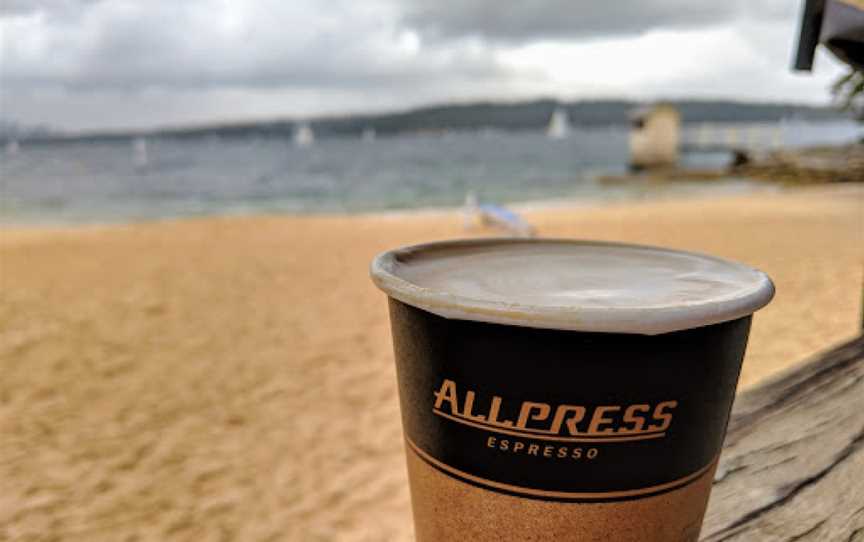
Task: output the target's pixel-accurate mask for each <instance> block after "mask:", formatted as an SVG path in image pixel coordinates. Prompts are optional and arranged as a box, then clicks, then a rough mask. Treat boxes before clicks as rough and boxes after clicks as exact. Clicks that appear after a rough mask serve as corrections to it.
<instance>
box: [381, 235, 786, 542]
mask: <svg viewBox="0 0 864 542" xmlns="http://www.w3.org/2000/svg"><path fill="white" fill-rule="evenodd" d="M371 274H372V278H373V280H374V281H375V283H376V284H377V285H378V287H379V288H381V289H382V290H383V291H384V292H386V293H387V295H388V296H389V298H390V300H389V302H390V318H391V324H392V329H393V343H394V350H395V357H396V368H397V375H398V383H399V394H400V401H401V411H402V422H403V428H404V434H405V443H406V445H405V447H406V453H407V462H408V473H409V479H410V484H411V495H412V504H413V509H414V525H415V532H416V536H417V539H418V540H421V541H433V540H434V541H448V540H496V541H497V540H556V541H558V540H580V541H588V540H614V541H640V542H646V541H647V542H650V541H691V540H697V538H698V536H699V529H700V527H701V523H702V517H703V515H704V512H705V507H706V504H707V501H708V494H709V491H710V488H711V482H712V479H713V474H714V470H715V468H716V466H717V460H718V457H719V454H720V450H721V447H722V443H723V438H724V435H725V432H726V424H727V421H728V417H729V411H730V409H731V406H732V400H733V398H734V395H735V387H736V384H737V381H738V374H739V371H740V368H741V361H742V359H743V356H744V349H745V346H746V343H747V335H748V331H749V328H750V320H751V315H752V313H753V312H754V311H755V310H757V309H759V308H760V307H762V306H764V305H765V304H767V303H768V302H769V301H770V300H771V297H772V296H773V294H774V287H773V285H772V283H771V281H770V279H769V278H768V277H767V276H766V275H765V274H763V273H761V272H759V271H756V270H754V269H751V268H748V267H745V266H743V265H740V264H737V263H733V262H729V261H725V260H721V259H718V258H714V257H711V256H706V255H701V254H694V253H687V252H679V251H673V250H667V249H662V248H654V247H646V246H637V245H625V244H613V243H597V242H586V241H565V240H509V239H507V240H501V239H488V240H469V241H453V242H442V243H431V244H426V245H418V246H413V247H408V248H402V249H398V250H394V251H391V252H386V253H384V254H381V255H379V256H378V257H377V258H376V259H375V260H374V261H373V263H372V267H371Z"/></svg>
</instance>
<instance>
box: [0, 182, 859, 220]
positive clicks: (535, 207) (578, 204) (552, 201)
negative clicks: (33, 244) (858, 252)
mask: <svg viewBox="0 0 864 542" xmlns="http://www.w3.org/2000/svg"><path fill="white" fill-rule="evenodd" d="M856 186H857V187H860V189H864V181H862V182H861V183H837V184H833V183H832V184H820V185H802V186H787V185H781V184H774V183H769V182H758V183H756V184H754V186H753V187H751V188H750V189H748V190H743V191H740V192H729V193H722V192H721V193H717V192H710V191H704V192H699V191H697V192H692V193H686V192H677V193H669V194H656V195H650V196H648V197H641V196H639V197H632V196H631V197H621V198H577V197H562V198H554V197H553V198H539V199H529V200H520V201H514V202H508V203H501V204H500V205H502V206H504V207H507V208H508V209H511V210H513V211H516V212H518V213H525V214H531V213H538V212H545V211H552V210H560V209H585V210H590V209H606V208H611V207H619V206H631V205H640V204H651V203H654V202H657V203H660V202H679V201H680V202H686V201H704V200H725V199H730V198H740V197H748V196H753V195H774V194H784V193H790V192H798V191H803V190H813V191H826V192H832V191H843V190H849V189H850V187H856ZM841 187H845V188H841ZM853 190H854V188H853ZM462 210H463V206H453V207H440V206H428V207H411V208H403V209H382V210H373V211H339V212H335V211H320V212H319V211H307V212H289V211H286V212H278V211H274V212H267V211H264V210H256V209H251V210H249V211H237V212H231V211H228V212H214V213H213V214H199V215H175V216H164V217H149V218H140V219H132V220H128V219H127V220H117V221H111V220H105V221H102V220H94V221H53V220H51V219H45V220H44V221H43V220H42V219H38V220H34V221H32V222H31V221H23V222H19V221H14V220H9V221H7V220H5V219H4V218H3V217H0V231H3V232H15V231H24V230H32V231H49V232H50V231H62V230H78V229H81V230H85V229H103V228H114V227H124V226H146V225H151V224H166V223H167V224H171V223H184V222H201V221H208V220H234V219H237V220H244V219H255V218H265V219H279V218H288V219H316V218H323V219H334V218H350V217H356V218H378V219H403V218H413V217H418V218H423V217H442V216H451V215H454V214H461V213H462Z"/></svg>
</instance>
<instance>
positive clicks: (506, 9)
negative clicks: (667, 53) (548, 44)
mask: <svg viewBox="0 0 864 542" xmlns="http://www.w3.org/2000/svg"><path fill="white" fill-rule="evenodd" d="M402 9H403V14H402V19H401V20H402V21H403V23H404V24H406V25H409V26H413V27H416V28H417V29H418V30H420V31H421V32H422V33H423V34H424V35H425V36H427V37H430V38H438V39H449V38H453V37H460V36H476V37H480V38H484V39H487V40H491V41H502V42H508V43H514V42H516V43H518V42H525V41H529V40H536V39H544V38H557V39H574V38H596V37H601V36H605V37H609V36H622V35H632V34H639V33H642V32H645V31H648V30H654V29H658V28H662V29H673V28H675V29H677V28H691V29H692V28H698V27H705V26H713V25H719V24H723V23H728V22H729V21H731V20H733V19H736V18H738V17H742V16H748V17H754V18H758V19H761V20H765V21H767V20H776V19H788V18H789V17H790V16H794V13H795V11H796V10H797V6H796V5H795V3H794V2H790V1H789V0H729V1H721V2H717V1H713V0H702V1H694V0H608V1H581V2H576V1H573V0H524V1H521V2H501V1H500V0H435V1H434V2H430V1H428V0H403V3H402Z"/></svg>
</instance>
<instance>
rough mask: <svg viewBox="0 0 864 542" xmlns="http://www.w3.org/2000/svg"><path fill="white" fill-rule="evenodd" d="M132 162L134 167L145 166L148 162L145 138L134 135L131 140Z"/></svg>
mask: <svg viewBox="0 0 864 542" xmlns="http://www.w3.org/2000/svg"><path fill="white" fill-rule="evenodd" d="M132 163H133V164H134V165H135V167H145V166H147V164H149V163H150V156H149V154H148V152H147V140H146V139H144V138H143V137H136V138H135V139H133V140H132Z"/></svg>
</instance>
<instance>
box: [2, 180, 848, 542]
mask: <svg viewBox="0 0 864 542" xmlns="http://www.w3.org/2000/svg"><path fill="white" fill-rule="evenodd" d="M529 209H530V210H529V211H527V212H526V215H527V218H528V220H529V221H530V222H531V223H533V224H535V225H536V226H537V229H538V231H539V233H540V234H541V235H544V236H555V237H572V238H590V239H602V240H616V241H628V242H637V243H648V244H658V245H663V246H668V247H673V248H681V249H688V250H696V251H702V252H708V253H712V254H716V255H719V256H723V257H727V258H731V259H734V260H737V261H741V262H744V263H747V264H750V265H753V266H756V267H758V268H760V269H762V270H764V271H766V272H767V273H768V274H769V275H771V277H772V278H773V279H774V281H775V283H776V286H777V296H776V298H775V301H774V302H773V303H772V304H771V305H770V306H769V307H768V308H766V309H765V310H763V311H761V312H760V313H759V314H758V315H757V317H756V318H755V321H754V326H753V331H752V334H751V339H750V346H749V350H748V354H747V357H746V360H745V364H744V369H743V374H742V379H741V386H742V387H748V386H752V385H754V384H756V383H758V382H759V381H760V380H762V379H764V378H766V377H768V376H769V375H772V374H774V373H776V372H777V371H780V370H782V369H784V368H786V367H789V366H791V365H794V364H795V363H799V362H801V361H803V360H805V359H806V358H807V357H808V356H811V355H813V354H815V353H817V352H819V351H821V350H823V349H825V348H827V347H829V346H831V345H832V344H834V343H837V342H838V341H841V340H843V339H846V338H849V337H851V336H853V335H854V334H856V332H857V331H858V329H859V326H860V317H861V315H860V311H861V308H860V304H861V288H862V282H864V276H862V262H864V186H862V185H851V184H850V185H840V186H832V187H812V188H802V189H797V190H791V189H790V190H786V191H783V192H773V191H767V190H766V191H765V192H764V193H756V194H750V195H746V196H734V197H725V198H720V199H690V200H668V201H646V202H639V203H627V204H615V205H607V206H601V207H581V206H576V205H556V206H554V207H550V208H545V209H543V208H538V207H537V206H529ZM494 233H495V232H491V231H488V230H473V231H471V232H468V233H467V234H466V232H465V231H464V230H463V227H462V216H461V214H460V213H458V212H457V211H440V212H438V211H436V212H423V213H416V214H411V213H398V214H379V215H362V216H306V217H297V216H272V217H233V218H208V219H200V220H179V221H166V222H157V223H146V224H136V225H116V226H81V227H69V228H12V227H6V228H5V229H4V230H3V232H2V235H0V370H2V378H0V435H2V438H0V488H2V490H0V540H16V541H17V540H82V541H83V540H87V541H91V540H97V541H98V540H112V541H113V540H122V541H130V542H131V541H134V540H196V541H198V540H238V541H239V540H242V541H251V540H255V541H258V540H261V541H264V540H298V541H300V540H302V541H314V540H351V541H354V540H357V541H360V540H363V541H384V540H394V541H395V540H407V539H409V538H410V534H411V513H410V503H409V498H408V487H407V479H406V474H405V460H404V456H403V450H402V439H401V429H400V423H399V410H398V404H397V397H396V386H395V371H394V367H393V362H392V354H391V350H390V338H389V329H388V325H389V324H388V320H387V312H386V303H385V298H384V295H383V294H381V293H380V292H378V291H377V290H376V289H375V288H374V287H373V286H372V284H371V282H370V281H369V279H368V275H367V266H368V262H369V261H370V259H371V258H372V257H373V256H374V255H375V254H376V253H378V252H380V251H382V250H385V249H388V248H393V247H395V246H398V245H405V244H411V243H418V242H424V241H430V240H435V239H446V238H453V237H460V236H466V235H470V236H480V235H489V234H494Z"/></svg>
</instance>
